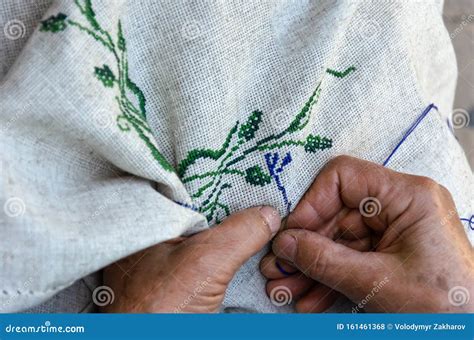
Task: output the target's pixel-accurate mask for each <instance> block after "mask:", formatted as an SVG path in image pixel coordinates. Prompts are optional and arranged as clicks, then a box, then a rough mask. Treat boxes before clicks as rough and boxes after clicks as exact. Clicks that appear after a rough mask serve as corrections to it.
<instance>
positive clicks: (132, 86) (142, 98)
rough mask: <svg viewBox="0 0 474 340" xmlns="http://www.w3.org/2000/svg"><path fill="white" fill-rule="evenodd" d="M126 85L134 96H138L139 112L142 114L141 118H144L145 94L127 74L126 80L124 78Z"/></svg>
mask: <svg viewBox="0 0 474 340" xmlns="http://www.w3.org/2000/svg"><path fill="white" fill-rule="evenodd" d="M126 85H127V88H128V89H129V90H130V91H132V92H133V94H134V95H135V96H137V98H138V106H139V107H140V112H141V115H142V118H143V119H146V111H145V105H146V99H145V95H144V94H143V92H142V90H141V89H140V88H139V87H138V86H137V84H135V83H134V82H133V81H132V80H131V79H130V78H129V77H128V75H127V80H126Z"/></svg>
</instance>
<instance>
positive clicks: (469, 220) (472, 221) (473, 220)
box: [461, 215, 474, 230]
mask: <svg viewBox="0 0 474 340" xmlns="http://www.w3.org/2000/svg"><path fill="white" fill-rule="evenodd" d="M461 221H462V222H467V224H468V226H469V228H470V229H471V230H474V215H471V218H468V217H467V218H464V217H463V218H461Z"/></svg>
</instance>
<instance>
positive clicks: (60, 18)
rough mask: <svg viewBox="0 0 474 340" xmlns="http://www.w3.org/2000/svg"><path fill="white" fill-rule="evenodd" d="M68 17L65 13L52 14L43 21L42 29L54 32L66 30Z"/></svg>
mask: <svg viewBox="0 0 474 340" xmlns="http://www.w3.org/2000/svg"><path fill="white" fill-rule="evenodd" d="M66 18H67V15H66V14H63V13H58V15H52V16H50V17H49V18H48V19H46V20H43V21H41V28H40V31H43V32H53V33H56V32H60V31H64V30H65V29H66V27H67V25H66Z"/></svg>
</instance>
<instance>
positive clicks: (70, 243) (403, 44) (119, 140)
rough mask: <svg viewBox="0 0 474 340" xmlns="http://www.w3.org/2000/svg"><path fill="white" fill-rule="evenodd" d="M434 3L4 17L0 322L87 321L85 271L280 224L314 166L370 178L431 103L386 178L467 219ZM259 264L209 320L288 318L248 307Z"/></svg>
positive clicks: (328, 1)
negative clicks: (161, 247) (353, 162)
mask: <svg viewBox="0 0 474 340" xmlns="http://www.w3.org/2000/svg"><path fill="white" fill-rule="evenodd" d="M441 5H442V4H441V3H440V2H439V1H433V2H430V1H425V0H424V1H411V0H410V1H408V0H407V1H401V0H400V1H380V0H374V1H365V0H364V1H362V0H361V1H332V0H321V1H309V0H308V1H305V0H299V1H292V0H286V1H285V0H278V1H275V0H264V1H258V2H253V1H243V0H226V1H224V0H216V1H211V0H208V1H184V0H178V1H171V0H170V1H168V0H162V1H132V0H129V1H92V2H91V1H86V0H78V1H75V2H71V1H42V2H36V3H35V2H32V1H26V0H20V1H19V0H6V1H3V2H2V4H1V5H0V23H1V25H2V26H3V28H4V30H3V32H4V34H3V36H1V38H0V43H1V45H0V62H1V64H2V65H3V68H2V70H3V71H2V73H1V74H0V76H1V77H2V78H1V80H0V81H1V84H0V110H1V113H0V127H1V135H0V143H1V144H0V149H1V171H2V182H1V184H0V185H1V190H0V201H1V202H2V205H3V211H2V213H1V215H0V216H1V217H0V218H1V220H0V223H1V230H2V238H0V254H1V259H2V260H1V262H0V275H1V282H2V284H1V290H2V291H1V292H0V309H1V311H3V312H9V311H23V310H25V309H27V308H31V307H34V309H32V310H30V311H33V312H35V311H36V312H38V311H41V312H43V311H56V312H61V311H63V312H64V311H69V312H71V311H72V312H81V311H92V310H93V304H91V295H92V291H93V290H94V288H95V287H96V286H98V285H100V273H98V272H97V271H99V270H100V269H102V268H104V267H105V266H107V265H109V264H111V263H113V262H115V261H116V260H118V259H120V258H123V257H125V256H127V255H129V254H132V253H134V252H136V251H138V250H141V249H144V248H146V247H149V246H151V245H154V244H157V243H159V242H162V241H165V240H168V239H171V238H174V237H177V236H179V235H183V234H185V235H186V234H191V233H194V232H198V231H200V230H203V229H205V228H208V227H209V226H212V225H213V224H215V223H218V222H219V221H222V219H224V218H225V217H226V216H227V215H228V214H230V213H232V212H235V211H238V210H240V209H244V208H247V207H250V206H255V205H261V204H269V205H272V206H275V207H277V208H278V209H279V211H280V213H281V215H282V216H284V215H286V214H287V213H288V211H290V210H291V209H293V208H294V206H295V205H296V203H297V202H298V200H299V199H300V198H301V196H302V195H303V194H304V192H305V191H306V190H307V188H308V187H309V186H310V184H311V183H312V181H313V180H314V178H315V176H316V175H317V173H318V171H319V170H320V169H321V168H322V166H323V165H324V164H325V163H327V162H328V160H330V159H331V158H332V157H334V156H336V155H340V154H349V155H353V156H356V157H360V158H364V159H367V160H370V161H373V162H377V163H382V162H383V161H384V160H385V159H386V158H387V156H388V155H389V154H390V153H391V151H392V150H393V149H394V147H395V146H396V145H397V144H398V143H399V141H400V140H401V138H402V136H403V134H404V132H405V131H406V130H407V129H408V128H409V127H410V126H411V125H412V124H413V122H414V121H415V120H416V119H417V117H419V115H420V114H421V113H422V111H423V110H424V109H425V108H426V107H427V106H428V105H429V104H430V103H434V104H435V105H436V106H437V107H438V110H432V111H431V112H430V113H429V114H428V116H427V117H426V118H425V119H424V120H423V121H422V123H421V124H420V125H419V126H418V127H417V129H416V130H415V131H414V132H413V134H411V135H410V136H409V138H408V139H407V140H406V141H405V142H404V143H403V144H402V146H401V147H400V148H399V149H398V150H397V152H396V153H395V154H394V156H393V157H392V158H391V159H390V162H389V163H388V166H389V167H390V168H393V169H395V170H398V171H403V172H408V173H413V174H418V175H424V176H429V177H431V178H433V179H435V180H436V181H438V182H440V183H441V184H443V185H444V186H446V187H447V188H448V189H449V190H450V191H451V193H452V195H453V197H454V200H455V203H456V207H457V209H458V212H459V214H460V215H461V216H463V217H466V216H467V217H468V216H471V215H472V213H473V210H474V202H473V194H472V193H473V192H474V190H473V189H474V180H473V174H472V171H471V170H470V168H469V165H468V163H467V160H466V158H465V155H464V154H463V151H462V149H461V148H460V146H459V145H458V143H457V141H456V140H455V138H454V136H453V135H452V133H451V131H450V129H449V128H448V126H447V124H446V121H447V120H449V119H450V112H451V107H452V103H453V96H454V88H455V84H456V74H457V70H456V64H455V58H454V52H453V49H452V46H451V42H450V40H449V36H448V33H447V32H446V30H445V28H444V26H443V23H442V19H441V7H442V6H441ZM41 17H42V22H39V20H40V18H41ZM119 22H120V24H119ZM12 28H13V29H12ZM17 29H20V34H19V35H18V33H16V32H17V31H15V30H17ZM21 32H23V34H21ZM465 228H466V232H467V233H468V235H469V237H470V240H471V242H472V241H474V237H473V231H472V230H470V227H469V225H468V224H467V223H465ZM266 251H267V250H263V251H262V252H260V254H259V255H257V256H255V257H254V258H252V259H251V260H250V261H249V262H248V263H246V264H245V265H244V266H243V268H242V269H241V270H240V271H239V272H238V274H237V275H236V276H235V278H234V280H233V281H232V283H231V285H230V286H229V289H228V291H227V294H226V298H225V301H224V303H223V306H222V311H223V312H290V311H292V305H287V306H283V307H280V306H277V305H276V304H274V303H272V301H271V300H270V299H269V298H268V297H267V296H266V293H265V289H264V284H265V281H264V279H263V277H262V276H261V275H260V273H259V270H258V262H259V259H260V258H261V256H263V255H264V254H265V252H266ZM157 265H159V264H157ZM93 273H95V274H93ZM68 287H69V288H68ZM66 288H67V289H66ZM53 296H55V297H54V298H53V299H52V300H51V298H52V297H53ZM48 299H50V300H49V301H48ZM41 303H44V304H43V305H40V306H38V305H39V304H41ZM331 311H337V312H341V311H350V304H348V303H346V302H344V301H340V302H339V303H338V304H336V305H335V306H334V307H333V308H332V309H331Z"/></svg>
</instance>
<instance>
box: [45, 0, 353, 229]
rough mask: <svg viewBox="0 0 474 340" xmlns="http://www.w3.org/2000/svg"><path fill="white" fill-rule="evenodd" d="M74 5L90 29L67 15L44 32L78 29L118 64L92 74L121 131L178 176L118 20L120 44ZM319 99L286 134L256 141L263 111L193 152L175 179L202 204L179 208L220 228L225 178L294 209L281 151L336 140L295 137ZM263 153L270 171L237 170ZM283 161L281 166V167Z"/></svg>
mask: <svg viewBox="0 0 474 340" xmlns="http://www.w3.org/2000/svg"><path fill="white" fill-rule="evenodd" d="M74 3H75V5H76V6H77V8H78V9H79V11H80V12H81V14H82V15H83V17H84V18H85V20H86V21H87V25H84V24H82V23H79V22H77V21H75V20H72V19H71V18H68V16H67V15H66V14H63V13H59V14H57V15H53V16H51V17H49V18H48V19H46V20H44V21H42V22H41V28H40V30H41V31H43V32H51V33H58V32H62V31H64V30H66V29H67V28H68V27H75V28H77V29H78V30H79V31H81V32H84V33H86V34H88V35H89V36H90V37H92V38H93V39H95V40H96V41H97V42H99V43H100V44H101V45H102V46H103V47H105V48H106V49H107V50H108V51H109V52H111V53H112V55H113V57H114V60H115V62H116V65H115V68H114V69H113V68H111V67H110V66H109V65H106V64H103V65H101V66H96V67H95V68H94V76H95V77H96V78H97V79H98V81H100V82H101V83H102V84H103V85H104V87H106V88H111V89H112V88H113V89H115V90H116V91H117V95H116V97H115V98H116V101H117V104H118V107H119V109H120V114H119V115H117V126H118V128H119V129H120V130H121V131H123V132H129V131H131V130H133V131H135V133H136V134H137V135H138V137H139V138H140V139H141V140H142V141H143V142H144V143H145V145H146V146H147V147H148V149H149V150H150V152H151V154H152V156H153V157H154V158H155V159H156V161H158V163H159V164H160V165H161V166H162V167H163V168H164V169H165V170H167V171H170V172H172V171H174V169H173V167H172V166H171V164H170V163H168V161H167V160H166V159H165V158H164V156H163V155H162V154H161V153H160V152H159V150H158V149H157V147H156V144H155V140H154V137H153V134H152V132H151V130H150V127H149V125H148V123H147V120H146V109H145V106H146V99H145V96H144V94H143V92H142V91H141V89H140V88H139V87H138V86H137V85H136V84H135V83H134V82H133V81H132V80H131V79H130V77H129V73H128V59H127V53H126V52H127V46H126V40H125V38H124V35H123V31H122V26H121V22H120V20H119V21H118V25H117V37H116V40H114V39H113V38H112V35H111V34H110V33H109V32H108V31H106V30H104V29H103V28H102V26H101V25H100V24H99V22H98V21H97V19H96V16H95V12H94V10H93V8H92V3H91V0H82V1H81V0H74ZM353 71H355V67H353V66H351V67H349V68H347V69H346V70H344V71H342V72H339V71H336V70H332V69H327V70H326V72H327V74H330V75H332V76H335V77H337V78H344V77H346V76H347V75H348V74H350V73H351V72H353ZM320 93H321V83H319V84H318V86H317V87H316V89H315V90H314V92H313V93H312V94H311V96H310V98H309V99H308V101H307V102H306V103H305V105H304V106H303V108H302V109H301V110H300V112H299V113H298V114H296V116H295V117H294V118H293V119H292V120H291V122H290V123H289V124H288V125H287V127H286V129H284V130H283V131H281V132H280V133H278V134H271V135H269V136H264V137H261V138H260V139H258V140H256V139H257V137H256V136H257V133H258V131H259V128H260V126H261V124H262V122H263V119H264V115H263V112H262V111H258V110H256V111H253V112H252V113H251V114H250V116H249V117H248V118H247V120H246V121H245V122H244V123H242V124H240V122H236V124H235V125H234V127H233V128H232V129H231V130H230V131H229V133H228V134H227V137H226V138H225V140H224V142H223V144H222V146H221V147H220V148H218V149H216V150H214V149H194V150H191V151H189V152H188V154H187V156H186V157H185V158H184V159H183V160H181V161H180V162H179V164H178V168H177V174H178V175H179V176H180V178H181V180H182V182H183V183H191V182H194V181H199V182H198V186H197V189H196V190H195V192H193V193H192V194H191V197H192V198H193V200H196V201H198V202H199V204H194V203H193V204H189V203H180V204H181V205H183V206H185V207H187V208H190V209H193V210H198V211H199V212H200V213H202V214H205V215H206V218H207V220H208V221H209V222H210V221H212V220H214V221H215V222H217V223H219V221H220V217H221V216H222V215H223V216H224V217H225V216H228V215H229V214H230V208H229V206H228V205H227V204H225V203H224V202H223V201H222V200H221V196H222V194H223V192H224V191H225V190H227V189H229V188H231V184H230V183H228V181H226V176H240V177H241V178H242V179H243V180H245V181H246V182H247V183H249V184H251V185H253V186H256V187H265V186H267V185H269V184H271V183H272V182H274V183H275V185H276V188H277V190H278V191H279V192H280V193H281V196H282V199H283V202H284V205H285V207H286V209H287V211H289V210H290V208H291V202H290V201H289V199H288V193H287V190H286V188H285V186H284V184H283V181H282V178H281V177H280V176H281V174H282V172H283V170H284V169H285V168H287V167H288V166H289V164H290V163H291V161H292V158H291V153H290V152H286V153H285V154H284V156H283V157H282V156H281V154H280V153H279V150H281V149H283V148H290V147H293V148H295V147H301V148H302V149H303V150H304V151H305V152H308V153H315V152H317V151H322V150H325V149H329V148H331V147H332V140H331V139H330V138H328V137H324V136H320V135H313V134H308V135H307V136H306V137H305V138H303V139H295V138H294V137H292V134H294V133H295V132H298V131H301V130H302V129H303V128H304V127H306V125H307V124H308V123H309V120H310V115H311V109H312V107H313V105H315V104H316V103H317V101H318V98H319V95H320ZM262 152H265V153H264V156H263V160H264V161H265V165H266V169H263V167H262V165H259V164H254V165H252V166H250V167H248V168H247V169H243V170H242V169H241V168H239V167H238V165H239V163H240V162H241V161H243V160H244V159H246V157H247V156H249V155H252V154H255V153H257V154H259V153H262ZM201 160H212V161H217V162H218V165H217V167H216V168H215V169H214V170H212V171H208V172H204V173H195V174H191V175H189V174H188V172H189V169H190V168H191V167H192V166H193V165H194V164H195V163H196V162H198V161H201ZM280 160H281V161H280Z"/></svg>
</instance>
